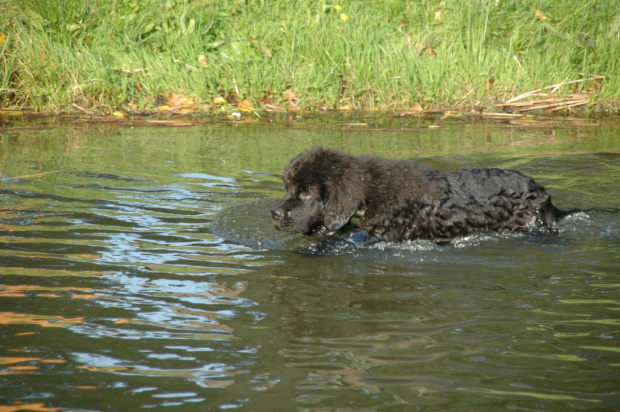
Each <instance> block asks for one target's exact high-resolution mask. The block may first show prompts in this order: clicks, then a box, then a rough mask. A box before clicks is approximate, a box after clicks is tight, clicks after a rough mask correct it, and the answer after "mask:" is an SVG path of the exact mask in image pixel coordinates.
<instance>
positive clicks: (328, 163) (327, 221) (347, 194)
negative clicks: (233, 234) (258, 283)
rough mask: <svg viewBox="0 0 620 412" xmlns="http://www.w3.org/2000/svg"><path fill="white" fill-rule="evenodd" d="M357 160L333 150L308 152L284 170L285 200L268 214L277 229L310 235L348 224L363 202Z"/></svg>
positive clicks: (319, 149)
mask: <svg viewBox="0 0 620 412" xmlns="http://www.w3.org/2000/svg"><path fill="white" fill-rule="evenodd" d="M358 162H359V160H358V159H356V158H354V157H352V156H349V155H346V154H343V153H340V152H335V151H332V150H324V149H322V148H320V147H319V148H315V149H311V150H309V151H307V152H305V153H302V154H300V155H298V156H297V157H296V158H294V159H293V160H292V161H291V163H290V164H289V165H288V166H287V167H286V169H285V170H284V175H283V176H282V180H283V181H284V186H285V188H286V192H287V193H286V196H284V198H283V199H282V200H281V201H280V203H279V204H278V205H277V206H276V207H275V208H273V209H272V210H271V216H272V219H273V225H274V226H275V228H276V229H278V230H282V231H285V232H289V233H303V234H311V233H313V232H315V231H316V230H318V229H320V228H322V227H324V228H325V229H327V230H328V231H334V230H338V229H340V228H341V227H343V226H344V225H346V224H347V222H348V221H349V219H350V218H351V216H353V215H354V214H355V212H356V211H357V209H358V207H359V206H360V204H361V203H362V201H363V189H362V188H363V186H362V184H361V181H362V180H363V172H362V170H361V169H360V165H359V164H358Z"/></svg>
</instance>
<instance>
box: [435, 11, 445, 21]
mask: <svg viewBox="0 0 620 412" xmlns="http://www.w3.org/2000/svg"><path fill="white" fill-rule="evenodd" d="M442 16H443V10H437V11H436V12H435V20H437V21H439V20H441V17H442Z"/></svg>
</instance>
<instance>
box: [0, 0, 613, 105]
mask: <svg viewBox="0 0 620 412" xmlns="http://www.w3.org/2000/svg"><path fill="white" fill-rule="evenodd" d="M338 8H340V10H338ZM537 10H540V13H542V15H539V16H537V15H536V11H537ZM440 14H441V15H440ZM343 15H346V16H347V17H348V19H347V20H344V16H343ZM0 16H1V17H0V33H2V35H4V36H5V37H4V41H3V42H0V107H30V108H33V109H36V110H42V111H65V110H76V106H77V107H79V108H82V109H85V110H89V111H90V110H92V111H94V112H109V111H112V110H116V109H123V108H127V107H128V105H132V107H134V108H136V107H137V108H139V109H141V110H142V109H148V108H152V107H156V106H157V105H158V104H159V102H161V101H162V98H164V99H165V98H166V97H167V96H168V95H170V94H171V93H182V94H184V95H186V96H188V97H192V98H194V99H199V100H202V101H210V100H211V99H212V98H213V97H215V96H216V95H218V94H222V95H226V94H227V93H231V92H238V93H239V97H240V98H245V99H249V100H250V101H253V102H254V103H255V104H256V103H257V101H258V99H259V98H260V97H261V96H263V95H264V94H265V93H269V94H270V95H271V96H272V99H273V100H274V102H275V103H276V104H277V105H283V104H284V103H285V102H284V101H283V100H282V98H281V97H280V93H281V92H282V91H284V90H285V89H287V88H291V89H292V90H293V91H294V93H295V95H296V96H297V97H298V98H299V101H298V104H299V106H301V107H303V108H308V109H316V108H319V107H326V108H338V107H341V106H351V107H353V108H381V109H389V108H394V109H403V108H408V107H411V106H412V105H415V104H420V105H422V106H424V107H431V108H432V107H450V106H461V107H468V106H473V105H476V104H479V103H483V104H486V105H487V107H489V108H490V107H492V105H493V104H494V103H495V102H497V101H504V100H507V99H509V98H510V97H514V96H517V95H520V94H522V93H524V92H527V91H530V90H534V89H538V88H541V87H544V86H548V85H553V84H557V83H560V82H563V81H568V80H576V79H588V78H590V77H591V76H594V75H600V76H605V79H604V80H602V81H584V82H582V83H577V84H573V85H570V86H569V85H567V86H563V87H561V88H559V89H558V90H557V91H556V95H562V94H567V93H572V92H575V91H579V92H584V91H585V92H590V93H591V94H592V98H591V102H592V106H591V107H604V108H609V107H617V100H616V99H617V97H618V96H620V4H618V2H617V1H616V0H591V1H585V0H577V1H573V2H566V1H564V2H562V1H553V0H547V1H544V0H543V1H540V0H536V1H535V0H470V1H468V2H464V1H463V2H461V1H458V2H439V1H430V0H416V1H397V0H375V1H372V2H371V1H367V0H350V1H342V2H340V3H337V2H332V1H326V0H312V1H311V0H304V1H302V0H299V1H290V0H286V1H283V0H269V1H268V0H254V1H252V0H246V1H243V0H169V1H168V2H166V1H162V0H91V1H88V2H84V1H78V0H56V1H49V0H0ZM2 35H0V39H2V38H3V37H2ZM199 56H205V57H206V59H207V62H208V65H207V67H203V65H202V64H201V62H199V60H198V59H199ZM203 109H204V110H207V111H208V110H209V109H210V108H209V106H207V105H205V106H203Z"/></svg>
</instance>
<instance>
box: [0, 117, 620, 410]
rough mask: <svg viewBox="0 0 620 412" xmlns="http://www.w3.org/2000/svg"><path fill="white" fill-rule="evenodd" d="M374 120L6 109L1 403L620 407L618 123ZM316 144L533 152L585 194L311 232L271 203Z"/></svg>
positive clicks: (424, 152) (533, 168)
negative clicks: (343, 236) (465, 230)
mask: <svg viewBox="0 0 620 412" xmlns="http://www.w3.org/2000/svg"><path fill="white" fill-rule="evenodd" d="M360 121H362V122H367V124H368V126H367V127H366V128H364V127H361V128H360V127H359V125H351V123H354V122H355V123H359V122H360ZM381 121H382V120H381V119H380V118H374V117H370V118H367V119H362V120H359V119H355V120H352V119H347V118H333V119H331V120H330V122H331V124H330V127H329V128H327V129H326V128H320V127H313V126H312V120H311V121H309V122H308V123H304V124H298V123H296V122H289V121H286V120H284V121H282V122H278V123H275V124H268V123H264V122H260V124H256V125H252V124H243V125H237V126H235V125H233V124H210V125H196V126H193V127H189V128H145V127H140V128H130V127H116V126H108V125H105V124H95V125H93V124H78V123H75V122H73V123H59V124H52V125H51V126H53V127H48V126H50V125H49V124H45V123H44V124H42V127H37V128H35V129H23V128H20V127H15V124H11V123H9V124H7V125H5V128H4V129H0V172H1V173H2V175H1V177H0V199H1V204H0V235H1V236H0V410H7V411H8V410H17V409H19V407H17V406H16V405H22V406H21V408H23V409H28V410H39V411H47V410H56V409H62V410H76V411H78V410H88V411H94V410H96V411H99V410H118V411H130V410H139V409H146V410H149V409H154V410H184V411H186V410H201V411H202V410H226V409H232V410H254V411H280V410H281V411H291V410H303V411H315V410H316V411H318V410H321V411H327V410H329V411H332V410H333V411H335V410H343V411H369V410H385V411H401V410H402V411H410V410H416V409H417V410H425V411H426V410H437V411H446V410H485V411H487V410H505V409H516V410H545V411H547V410H548V411H566V410H597V411H599V410H614V409H618V408H620V316H619V315H620V291H619V288H620V270H619V267H620V260H619V258H618V250H620V214H619V213H618V211H617V207H618V206H619V203H620V202H619V200H620V196H619V191H618V186H619V183H620V181H619V180H620V138H618V132H617V126H615V125H613V124H603V125H601V126H598V127H596V126H586V125H573V124H568V123H566V122H562V121H558V122H555V123H553V124H552V125H551V126H548V125H545V126H546V127H543V128H539V127H538V126H540V124H534V125H519V126H518V127H516V126H515V125H506V124H497V123H488V122H484V123H475V122H473V123H466V122H464V123H453V124H444V125H442V128H440V129H438V130H436V129H426V128H425V127H424V126H425V125H426V123H425V121H417V120H415V119H414V120H407V122H409V123H407V124H405V123H404V122H405V120H383V121H384V123H382V124H379V123H380V122H381ZM375 123H377V124H375ZM386 123H387V124H386ZM347 125H349V126H347ZM377 125H379V126H386V125H387V126H388V127H389V128H390V129H392V130H391V131H382V132H380V131H370V130H365V129H370V128H374V127H375V126H377ZM6 126H8V127H6ZM532 126H533V127H532ZM399 127H406V128H408V131H405V132H401V131H398V128H399ZM358 128H359V129H358ZM315 144H323V145H325V146H328V147H332V148H338V149H344V150H347V151H349V152H353V153H355V154H362V153H374V154H379V155H384V156H390V157H400V158H416V159H417V161H418V162H419V163H421V164H425V165H428V166H432V167H438V168H441V169H443V170H445V171H452V170H458V169H460V168H462V167H511V168H517V169H519V170H521V171H522V172H524V173H525V174H528V175H531V176H534V177H535V178H536V179H537V180H538V181H539V182H540V183H542V184H543V185H544V186H545V187H547V189H548V190H549V192H550V193H551V194H552V196H553V199H554V203H556V204H557V205H558V206H559V207H562V208H566V209H569V208H580V209H586V210H588V212H587V213H582V214H577V215H574V216H572V217H571V218H569V219H567V220H566V221H564V222H563V223H562V224H561V233H560V234H559V236H540V235H510V236H499V235H489V234H482V235H476V236H472V237H470V238H467V239H463V240H461V241H459V242H457V243H456V244H455V245H453V246H436V245H433V244H430V243H423V242H422V243H413V244H407V245H377V246H375V247H372V248H366V249H359V250H353V251H348V252H347V253H343V254H340V255H336V256H323V257H308V256H301V255H299V254H296V253H295V252H294V250H295V249H296V248H297V247H299V246H300V245H304V244H306V243H307V242H308V239H306V238H300V237H297V236H289V235H285V234H282V233H280V232H277V231H275V230H274V229H273V228H272V227H271V223H270V220H269V213H268V211H269V209H270V207H272V205H273V204H275V202H276V201H277V199H278V198H279V197H281V196H282V195H283V193H284V192H283V189H282V184H281V182H280V181H279V174H280V173H281V171H282V169H283V168H284V166H285V165H286V164H287V163H288V161H289V160H290V159H291V158H292V157H293V156H294V155H295V154H297V153H298V152H300V151H302V150H305V149H307V148H308V147H311V146H313V145H315Z"/></svg>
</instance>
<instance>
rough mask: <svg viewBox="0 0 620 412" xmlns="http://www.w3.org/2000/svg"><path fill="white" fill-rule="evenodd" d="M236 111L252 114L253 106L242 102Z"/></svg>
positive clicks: (246, 101) (247, 101) (248, 102)
mask: <svg viewBox="0 0 620 412" xmlns="http://www.w3.org/2000/svg"><path fill="white" fill-rule="evenodd" d="M237 109H239V110H240V111H241V112H243V113H252V112H253V111H254V105H253V104H252V102H251V101H249V100H242V101H240V102H239V104H238V105H237Z"/></svg>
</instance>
